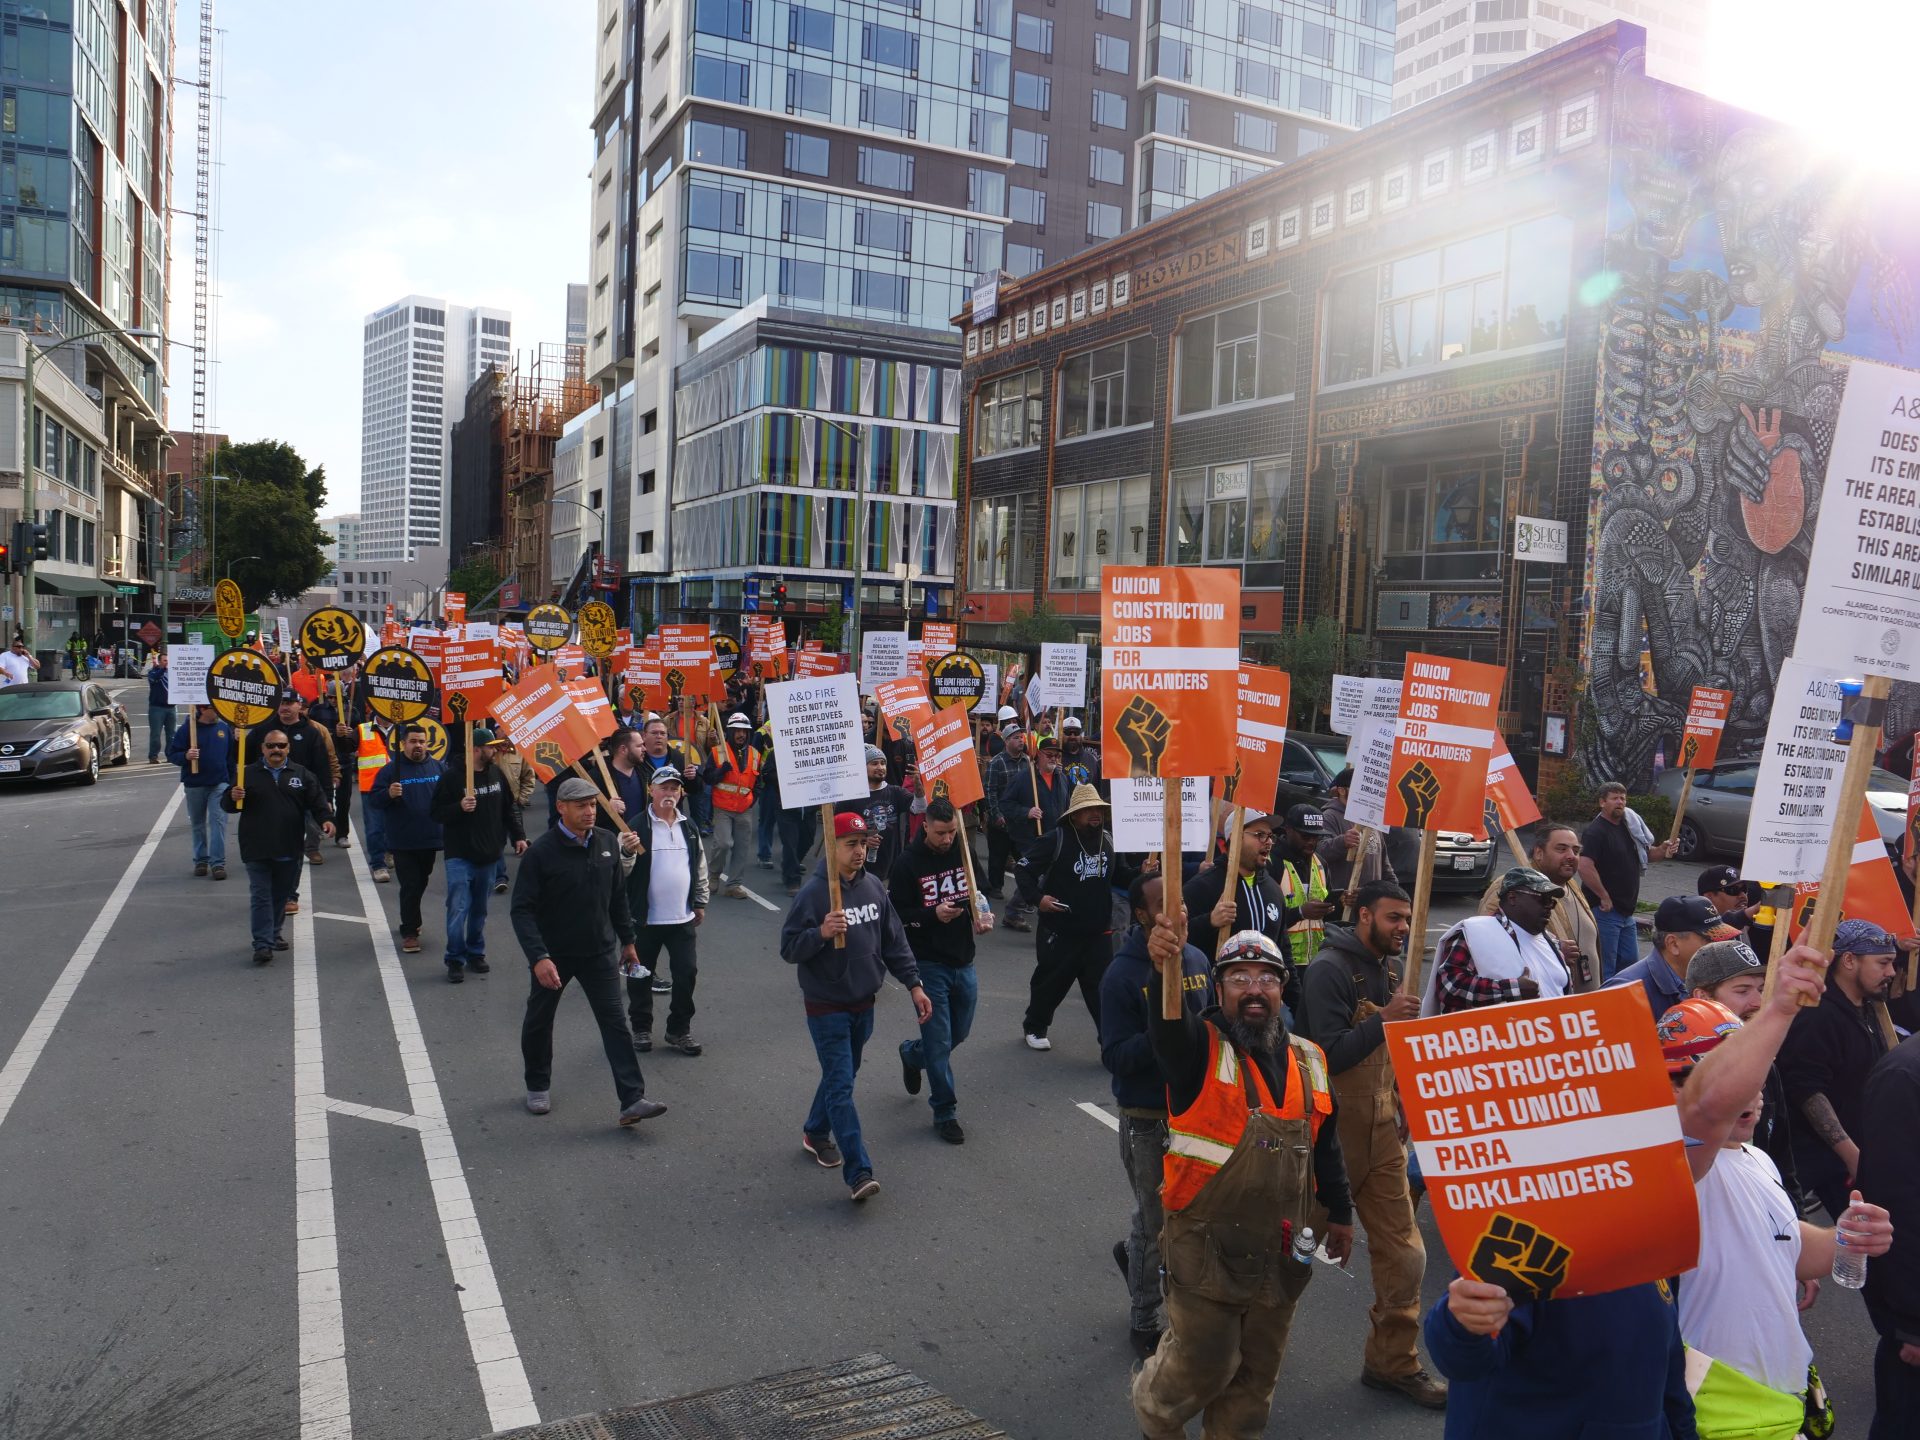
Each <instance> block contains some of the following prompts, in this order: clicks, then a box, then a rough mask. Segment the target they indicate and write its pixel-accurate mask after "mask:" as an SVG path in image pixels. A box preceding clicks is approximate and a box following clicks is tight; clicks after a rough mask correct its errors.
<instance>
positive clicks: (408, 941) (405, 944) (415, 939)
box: [400, 935, 420, 955]
mask: <svg viewBox="0 0 1920 1440" xmlns="http://www.w3.org/2000/svg"><path fill="white" fill-rule="evenodd" d="M400 949H401V950H402V951H403V952H405V953H406V954H408V955H418V954H419V953H420V937H419V936H418V935H402V936H401V937H400Z"/></svg>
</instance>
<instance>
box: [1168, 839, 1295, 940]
mask: <svg viewBox="0 0 1920 1440" xmlns="http://www.w3.org/2000/svg"><path fill="white" fill-rule="evenodd" d="M1278 823H1279V819H1278V817H1277V816H1273V815H1249V816H1247V818H1246V822H1245V827H1244V829H1243V831H1242V834H1241V837H1240V873H1239V875H1238V876H1236V877H1235V878H1234V883H1233V884H1232V885H1231V886H1229V884H1228V883H1227V863H1226V857H1225V856H1224V855H1218V854H1217V855H1216V857H1215V862H1214V863H1213V864H1211V865H1209V866H1207V868H1206V869H1204V870H1202V871H1200V872H1199V873H1198V874H1197V875H1195V876H1194V877H1193V880H1192V881H1191V882H1190V883H1189V885H1188V888H1187V896H1186V905H1187V914H1188V915H1190V916H1192V917H1193V918H1192V921H1191V922H1190V923H1189V925H1188V927H1187V943H1188V944H1189V945H1191V946H1193V948H1194V949H1196V950H1198V951H1199V952H1200V953H1201V954H1203V955H1211V954H1212V953H1213V952H1214V951H1215V950H1217V949H1218V948H1219V946H1220V931H1221V929H1222V928H1223V927H1224V928H1225V929H1226V931H1227V933H1228V934H1229V935H1232V934H1236V933H1238V932H1239V931H1241V930H1258V931H1259V932H1260V933H1261V934H1262V935H1264V936H1266V937H1267V938H1268V939H1269V940H1271V941H1273V943H1274V944H1276V945H1280V946H1285V945H1286V943H1287V921H1286V911H1287V900H1286V896H1285V895H1284V894H1283V893H1282V892H1281V889H1280V882H1279V881H1277V880H1275V879H1274V878H1273V874H1272V872H1271V871H1269V870H1268V869H1267V861H1268V860H1270V859H1271V858H1272V856H1273V831H1274V826H1275V825H1277V824H1278ZM1232 825H1233V822H1232V820H1231V819H1229V820H1228V821H1227V827H1228V830H1229V832H1231V830H1232Z"/></svg>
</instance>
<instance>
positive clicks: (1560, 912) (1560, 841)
mask: <svg viewBox="0 0 1920 1440" xmlns="http://www.w3.org/2000/svg"><path fill="white" fill-rule="evenodd" d="M1532 834H1533V838H1532V839H1531V840H1530V841H1529V842H1528V846H1527V861H1528V863H1529V864H1531V865H1532V866H1533V868H1534V869H1535V870H1538V871H1539V872H1540V873H1541V874H1542V875H1544V876H1546V877H1547V879H1549V880H1551V881H1552V882H1553V883H1554V884H1556V885H1558V886H1559V887H1560V888H1561V889H1562V890H1564V891H1566V893H1565V894H1564V895H1562V896H1561V897H1560V898H1559V899H1558V900H1556V901H1554V904H1553V909H1552V910H1551V911H1550V912H1549V913H1548V915H1547V934H1548V936H1550V937H1551V938H1552V939H1553V940H1554V941H1555V942H1557V943H1558V944H1559V946H1560V958H1561V959H1562V960H1564V961H1566V962H1567V971H1568V974H1569V977H1570V983H1569V985H1568V993H1569V994H1572V993H1576V992H1578V993H1580V994H1585V993H1586V992H1587V991H1589V990H1598V989H1599V988H1600V929H1599V926H1598V925H1596V924H1595V923H1594V919H1593V907H1592V906H1591V905H1589V904H1588V903H1587V897H1586V895H1585V894H1584V893H1583V892H1582V891H1581V889H1580V887H1579V886H1578V885H1577V884H1575V883H1574V882H1575V881H1576V880H1578V879H1579V877H1580V832H1579V831H1578V830H1575V829H1574V828H1573V826H1571V825H1560V824H1556V823H1555V822H1553V821H1551V820H1543V821H1541V822H1540V823H1539V824H1537V825H1535V826H1534V827H1533V829H1532ZM1505 878H1506V877H1505V876H1502V877H1501V878H1500V879H1499V880H1495V881H1494V882H1493V883H1492V884H1491V885H1489V886H1487V893H1486V894H1484V895H1482V896H1481V897H1480V913H1481V914H1482V915H1492V914H1494V913H1496V912H1497V911H1498V910H1499V909H1500V885H1501V883H1502V881H1503V880H1504V879H1505Z"/></svg>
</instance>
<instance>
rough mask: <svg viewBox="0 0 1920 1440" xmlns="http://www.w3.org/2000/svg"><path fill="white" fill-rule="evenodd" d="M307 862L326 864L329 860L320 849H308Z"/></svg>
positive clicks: (310, 863)
mask: <svg viewBox="0 0 1920 1440" xmlns="http://www.w3.org/2000/svg"><path fill="white" fill-rule="evenodd" d="M307 863H308V864H309V865H324V864H326V863H327V861H326V857H325V856H324V855H322V854H321V853H320V852H319V851H318V850H309V851H307Z"/></svg>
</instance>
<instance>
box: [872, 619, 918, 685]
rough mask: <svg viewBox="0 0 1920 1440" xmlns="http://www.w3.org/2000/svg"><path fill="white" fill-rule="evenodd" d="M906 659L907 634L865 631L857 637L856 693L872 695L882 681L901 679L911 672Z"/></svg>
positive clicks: (902, 631) (901, 631)
mask: <svg viewBox="0 0 1920 1440" xmlns="http://www.w3.org/2000/svg"><path fill="white" fill-rule="evenodd" d="M907 666H908V660H907V632H906V631H904V630H869V631H867V632H866V633H865V634H863V635H861V637H860V693H861V694H862V695H871V694H873V687H874V686H876V685H878V684H879V683H880V682H881V681H883V680H902V679H905V678H906V676H907V675H908V674H909V673H911V672H909V670H908V668H907Z"/></svg>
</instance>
